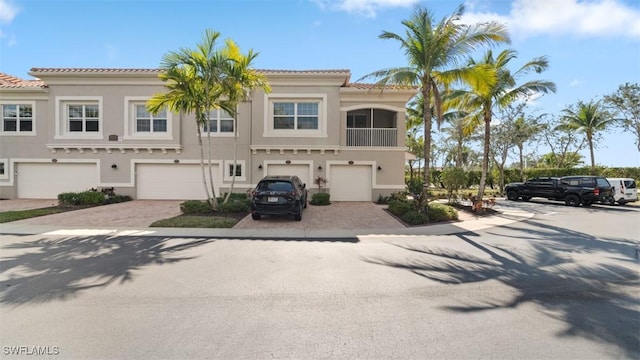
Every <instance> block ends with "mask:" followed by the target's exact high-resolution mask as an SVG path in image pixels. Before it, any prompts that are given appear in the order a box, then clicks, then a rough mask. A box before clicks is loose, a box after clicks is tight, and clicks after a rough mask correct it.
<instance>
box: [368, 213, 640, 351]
mask: <svg viewBox="0 0 640 360" xmlns="http://www.w3.org/2000/svg"><path fill="white" fill-rule="evenodd" d="M528 223H529V224H530V225H533V229H532V228H531V227H526V228H521V229H518V228H515V227H514V228H512V230H518V231H522V232H523V233H524V234H526V235H525V237H526V236H528V237H530V239H529V240H530V242H529V244H528V249H526V250H523V248H522V247H520V248H517V250H516V248H515V247H512V246H509V245H491V244H487V243H484V242H482V240H481V239H480V237H479V235H478V234H474V233H466V234H458V235H457V237H458V238H459V239H460V240H462V241H463V242H465V243H466V244H468V245H469V246H470V248H469V250H468V251H465V252H461V251H452V250H447V249H442V248H437V247H430V246H428V245H418V246H416V245H404V244H403V245H398V244H394V245H395V246H399V247H401V248H403V249H405V250H407V251H410V252H411V255H409V254H407V256H406V258H405V260H401V261H397V260H390V259H382V258H375V259H365V261H367V262H370V263H374V264H379V265H385V266H391V267H394V268H400V269H406V270H408V271H411V272H413V273H414V274H417V275H419V276H422V277H424V278H427V279H429V280H433V281H436V282H439V283H444V284H450V285H458V284H468V283H479V282H484V281H488V280H493V281H499V282H500V283H502V284H504V285H507V286H508V287H510V288H511V289H512V290H515V293H516V295H515V296H513V298H512V299H510V300H506V301H503V302H500V301H496V300H489V299H473V302H472V303H463V304H461V305H455V306H447V307H445V310H448V311H453V312H456V313H471V312H483V311H491V310H495V309H508V308H516V307H518V306H520V305H522V304H525V303H533V304H536V305H537V306H539V307H540V308H541V309H542V310H541V312H542V313H543V314H546V315H547V316H551V317H553V318H554V319H556V320H559V321H562V322H563V323H564V324H566V328H565V329H564V330H563V331H562V332H561V333H559V334H557V336H559V337H563V336H579V337H583V338H587V339H590V340H592V341H596V342H601V343H607V344H612V345H615V346H617V347H618V348H620V349H621V350H622V351H623V352H624V354H625V355H624V356H625V357H629V358H636V359H637V358H640V339H639V337H638V334H639V333H640V311H639V309H640V300H639V298H638V296H637V295H638V285H639V284H640V282H639V276H638V271H637V270H635V269H637V267H635V266H630V267H628V266H627V267H625V266H621V265H618V264H612V260H611V259H606V260H608V261H601V262H600V261H598V262H593V261H591V262H588V263H587V262H577V261H576V260H575V259H574V258H573V256H570V254H569V253H568V252H570V251H575V250H577V251H580V252H582V253H579V255H580V254H582V255H584V253H585V252H592V253H593V254H600V253H606V252H615V253H616V254H617V255H623V254H624V256H625V257H626V260H627V261H633V262H635V259H634V258H633V255H632V254H633V251H634V249H635V246H636V244H637V243H636V242H634V241H631V240H627V239H601V238H600V239H599V238H595V237H593V236H591V235H588V234H584V233H580V232H576V231H570V230H566V229H561V228H554V227H550V226H548V225H547V224H537V223H535V222H528ZM474 237H475V239H474ZM518 238H520V239H522V237H518ZM529 240H527V241H529ZM507 244H508V243H507ZM588 256H592V254H588ZM619 260H620V259H614V261H619Z"/></svg>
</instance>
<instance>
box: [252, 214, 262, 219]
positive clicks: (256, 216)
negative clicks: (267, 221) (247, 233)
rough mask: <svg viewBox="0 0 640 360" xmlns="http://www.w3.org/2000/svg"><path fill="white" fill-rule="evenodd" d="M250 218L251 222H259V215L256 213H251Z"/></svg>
mask: <svg viewBox="0 0 640 360" xmlns="http://www.w3.org/2000/svg"><path fill="white" fill-rule="evenodd" d="M251 218H252V219H253V220H260V214H258V213H252V214H251Z"/></svg>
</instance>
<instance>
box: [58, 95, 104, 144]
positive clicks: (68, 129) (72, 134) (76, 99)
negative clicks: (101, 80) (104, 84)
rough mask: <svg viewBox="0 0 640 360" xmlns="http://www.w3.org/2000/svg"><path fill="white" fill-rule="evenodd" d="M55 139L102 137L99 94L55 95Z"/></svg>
mask: <svg viewBox="0 0 640 360" xmlns="http://www.w3.org/2000/svg"><path fill="white" fill-rule="evenodd" d="M55 117H56V136H55V137H56V139H102V125H103V113H102V97H101V96H56V113H55Z"/></svg>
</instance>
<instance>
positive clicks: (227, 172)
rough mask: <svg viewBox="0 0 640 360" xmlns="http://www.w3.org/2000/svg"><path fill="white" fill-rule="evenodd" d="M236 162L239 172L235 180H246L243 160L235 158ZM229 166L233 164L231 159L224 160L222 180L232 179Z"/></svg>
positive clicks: (245, 168)
mask: <svg viewBox="0 0 640 360" xmlns="http://www.w3.org/2000/svg"><path fill="white" fill-rule="evenodd" d="M236 164H237V165H238V166H239V167H240V171H241V174H240V175H239V176H236V181H247V167H246V165H245V161H244V160H237V161H236ZM231 166H233V160H225V161H224V169H223V171H224V173H223V174H224V176H223V181H233V174H232V173H231Z"/></svg>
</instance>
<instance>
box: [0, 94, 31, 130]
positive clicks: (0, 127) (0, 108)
mask: <svg viewBox="0 0 640 360" xmlns="http://www.w3.org/2000/svg"><path fill="white" fill-rule="evenodd" d="M4 105H31V131H20V130H17V131H4V111H3V106H4ZM0 121H1V123H0V135H2V136H36V102H35V101H0ZM16 128H20V120H19V118H18V124H17V125H16Z"/></svg>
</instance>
